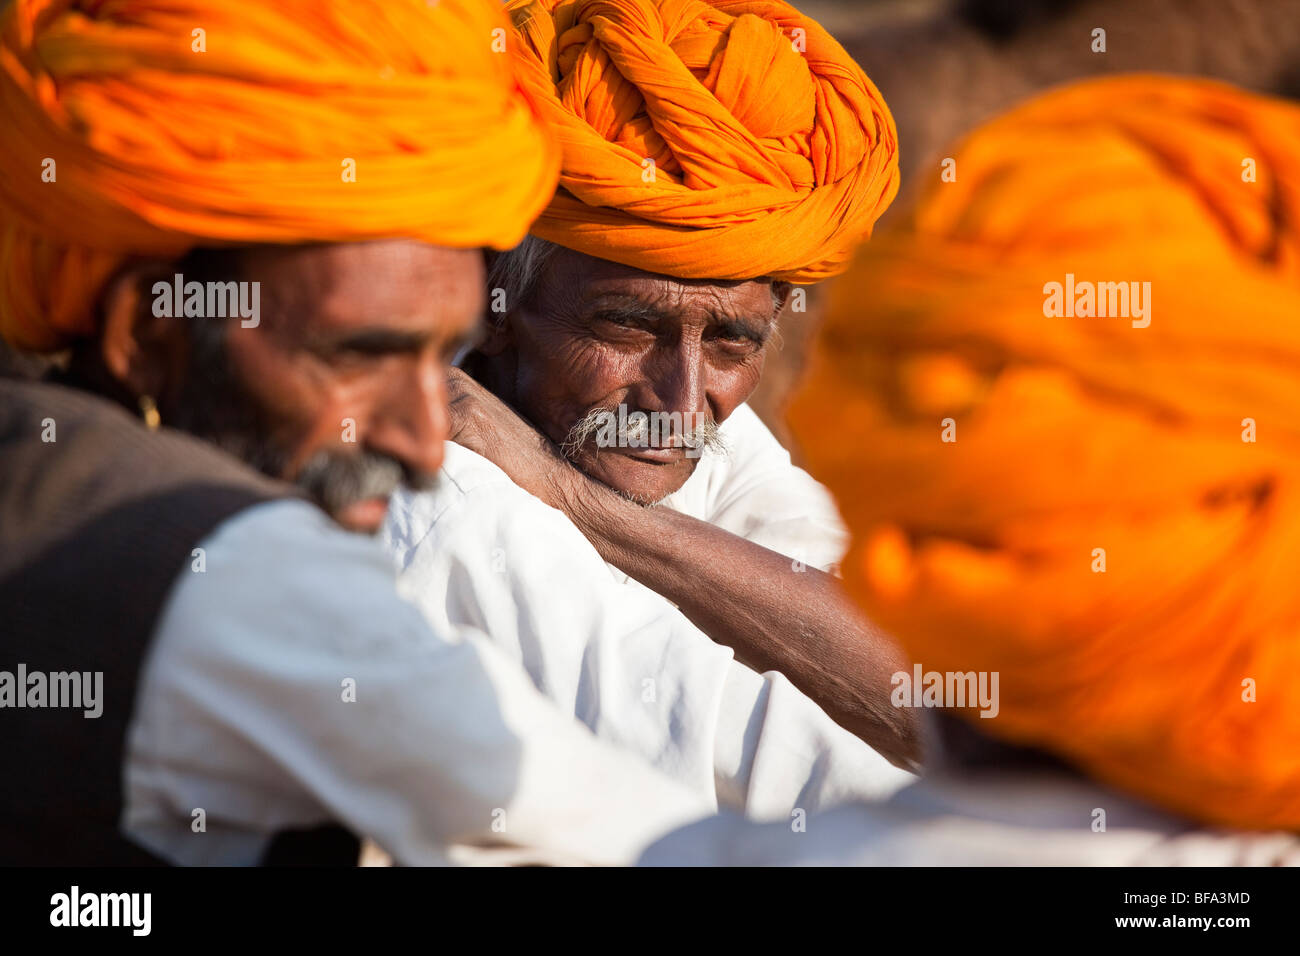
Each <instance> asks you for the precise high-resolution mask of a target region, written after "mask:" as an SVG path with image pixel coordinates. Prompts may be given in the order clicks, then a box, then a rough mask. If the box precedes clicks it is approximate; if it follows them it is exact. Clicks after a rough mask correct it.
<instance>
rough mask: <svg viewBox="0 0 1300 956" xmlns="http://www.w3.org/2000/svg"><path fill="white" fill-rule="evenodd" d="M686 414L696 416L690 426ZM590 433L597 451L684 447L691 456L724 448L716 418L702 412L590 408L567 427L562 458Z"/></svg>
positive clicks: (571, 453) (572, 452)
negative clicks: (604, 449)
mask: <svg viewBox="0 0 1300 956" xmlns="http://www.w3.org/2000/svg"><path fill="white" fill-rule="evenodd" d="M690 418H697V419H698V423H697V424H696V425H695V426H694V427H688V426H687V421H688V420H689V419H690ZM665 425H666V426H667V427H664V426H665ZM611 433H612V434H611ZM593 437H595V438H596V446H597V451H598V452H599V449H600V448H606V447H615V448H650V447H654V448H686V449H687V450H688V454H691V453H693V454H691V457H699V455H700V454H702V453H703V452H705V451H712V452H714V453H716V454H722V455H725V454H727V451H728V449H727V442H726V439H725V438H723V436H722V430H721V429H720V428H719V426H718V424H717V422H715V421H714V420H713V419H712V418H711V417H706V416H704V415H703V413H698V414H692V413H686V414H683V413H681V412H644V411H640V410H637V411H634V412H630V413H629V412H628V411H627V408H626V406H619V407H618V408H617V409H608V408H593V409H592V410H591V411H589V412H588V413H587V414H586V415H584V416H583V417H582V418H580V419H579V420H578V421H577V422H575V423H574V425H573V427H572V428H570V429H569V433H568V435H567V436H565V439H564V441H563V442H562V443H561V445H560V451H561V453H562V454H563V455H564V456H565V457H566V458H573V457H574V456H576V455H577V454H578V452H579V451H581V450H582V448H583V446H584V445H586V444H587V442H588V441H590V440H591V439H592V438H593ZM654 439H657V441H655V440H654Z"/></svg>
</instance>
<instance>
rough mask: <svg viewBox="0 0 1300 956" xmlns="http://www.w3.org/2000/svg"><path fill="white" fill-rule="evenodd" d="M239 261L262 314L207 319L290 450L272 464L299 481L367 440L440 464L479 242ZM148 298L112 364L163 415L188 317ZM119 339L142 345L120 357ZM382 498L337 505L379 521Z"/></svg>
mask: <svg viewBox="0 0 1300 956" xmlns="http://www.w3.org/2000/svg"><path fill="white" fill-rule="evenodd" d="M240 271H241V273H242V274H241V275H240V276H239V277H238V278H240V279H241V280H244V281H260V282H261V317H260V323H259V324H258V325H257V326H256V327H255V328H244V327H241V325H240V323H239V320H238V319H214V320H212V321H227V322H230V323H231V325H230V326H229V327H228V329H227V335H226V339H225V354H226V356H227V359H228V362H229V365H230V371H231V373H232V374H233V376H234V378H235V379H236V380H237V381H238V382H239V384H240V385H241V386H242V387H243V389H244V390H245V391H246V392H247V395H248V397H249V398H251V400H252V402H253V404H254V406H255V407H256V409H257V412H258V413H259V416H260V417H261V418H262V419H263V420H264V421H265V422H266V423H267V427H268V434H269V435H270V436H271V437H272V438H273V439H274V441H275V442H276V444H277V445H278V446H279V447H280V448H282V449H284V451H285V452H286V454H287V465H286V467H285V471H284V473H283V474H281V475H279V476H278V477H282V478H284V479H286V480H289V481H293V480H294V479H295V478H296V477H297V474H298V472H299V470H300V469H301V468H302V466H303V465H304V464H305V463H306V462H307V461H309V460H310V459H311V458H312V456H313V455H315V454H316V453H318V452H319V451H321V450H323V449H330V450H333V451H335V452H341V453H344V454H356V453H357V452H358V451H360V450H369V451H373V452H376V453H378V454H381V455H385V456H388V457H390V458H393V459H395V460H397V461H399V462H401V463H402V464H403V465H404V466H405V467H406V468H407V469H408V470H409V471H410V472H411V473H413V474H420V475H432V474H434V473H435V472H437V470H438V469H439V468H440V467H441V465H442V457H443V442H444V441H445V440H446V438H447V436H448V416H447V408H446V378H445V376H446V370H447V366H448V363H449V361H450V359H451V358H452V356H453V355H454V354H455V353H456V351H457V350H458V349H459V348H460V347H461V346H462V345H463V344H464V343H465V341H466V340H467V337H468V336H470V335H471V334H472V333H474V332H475V331H476V329H477V326H478V320H479V315H480V313H481V310H482V306H483V289H482V287H483V266H482V256H481V254H480V253H479V252H478V251H477V250H454V249H446V248H441V247H435V246H430V245H426V244H423V243H419V242H414V241H406V240H391V241H380V242H368V243H345V244H336V245H316V246H299V247H287V248H284V249H268V248H266V247H257V248H256V249H254V250H253V251H252V252H250V254H249V255H248V256H247V261H246V262H244V263H243V264H242V265H241V269H240ZM430 290H437V292H436V294H430ZM141 311H142V310H140V309H138V308H137V309H136V310H135V314H136V315H137V316H140V313H141ZM143 311H144V312H145V313H146V314H145V315H144V316H143V317H140V318H138V319H137V320H136V321H135V323H134V325H133V326H132V328H131V333H130V334H131V337H132V339H133V341H129V342H126V343H125V344H123V343H121V342H110V341H107V340H106V342H105V346H104V347H105V353H106V363H107V364H108V365H109V368H110V369H112V368H113V366H114V362H116V363H117V364H118V365H119V367H120V368H121V370H122V373H121V374H120V375H119V378H121V379H123V380H124V381H125V382H126V383H127V385H128V386H129V387H131V390H132V391H133V392H135V393H136V394H151V395H157V396H159V406H160V409H161V411H162V417H163V421H164V422H166V421H167V420H168V418H169V413H171V412H172V411H174V409H173V408H171V407H169V403H170V402H174V401H175V399H176V396H177V395H178V394H179V393H180V391H181V388H180V384H181V382H180V378H181V376H184V375H185V374H186V363H185V347H184V345H183V343H181V342H178V340H177V337H178V336H179V337H183V336H184V335H185V333H184V328H183V324H182V323H179V322H177V321H175V320H171V319H152V318H150V317H149V316H148V315H147V311H148V310H143ZM119 324H120V323H119ZM111 327H112V326H111V324H110V329H111ZM118 337H119V338H120V337H121V333H119V335H118ZM124 349H126V350H128V351H129V350H134V351H133V354H132V355H131V356H129V357H128V358H127V360H126V361H123V358H122V356H121V354H120V353H121V352H122V350H124ZM114 352H116V353H118V354H117V356H116V358H115V357H114V354H113V353H114ZM345 439H350V440H345ZM387 507H388V502H387V499H379V498H372V499H367V500H362V501H357V502H354V503H351V504H349V505H348V506H347V507H345V508H343V509H342V510H341V511H340V512H339V513H337V514H335V515H334V516H333V517H334V518H335V519H336V520H337V521H338V522H339V523H340V524H342V525H343V526H344V527H347V528H350V529H352V530H355V531H361V532H374V531H377V530H378V529H379V527H380V526H381V525H382V523H383V519H384V515H385V513H386V511H387Z"/></svg>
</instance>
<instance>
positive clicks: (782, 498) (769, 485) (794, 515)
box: [704, 405, 849, 571]
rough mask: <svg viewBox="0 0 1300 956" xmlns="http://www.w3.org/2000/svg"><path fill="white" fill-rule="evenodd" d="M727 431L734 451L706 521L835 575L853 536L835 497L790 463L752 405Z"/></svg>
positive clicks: (742, 409)
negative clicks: (836, 505)
mask: <svg viewBox="0 0 1300 956" xmlns="http://www.w3.org/2000/svg"><path fill="white" fill-rule="evenodd" d="M723 429H724V434H725V435H726V436H727V440H728V442H729V445H730V449H731V450H730V454H729V455H728V460H727V461H726V462H724V463H723V464H722V466H721V467H720V468H719V477H718V478H716V479H715V480H714V488H713V489H712V494H711V495H710V500H709V501H708V503H707V505H706V508H707V512H706V513H707V517H706V518H705V519H704V520H707V521H708V522H709V523H710V524H714V525H717V526H718V527H720V528H722V529H724V530H726V531H730V532H731V533H732V534H735V535H738V536H740V537H742V538H744V539H746V540H747V541H752V542H754V543H755V544H760V545H762V546H763V547H765V548H768V549H770V550H772V551H775V552H777V553H778V554H784V555H786V556H787V557H789V558H791V559H792V560H797V561H801V562H803V563H804V564H805V565H807V566H808V567H813V568H818V569H819V570H822V571H831V570H835V569H836V567H837V566H838V564H839V562H840V561H841V560H842V559H843V557H844V552H845V551H846V550H847V549H848V537H849V536H848V531H847V529H846V528H845V527H844V522H843V521H842V519H841V518H840V514H839V510H838V509H837V508H836V507H835V501H834V499H833V498H832V497H831V494H830V492H829V491H827V490H826V488H825V487H824V486H823V485H822V484H821V483H820V482H819V481H817V480H816V479H815V478H813V477H812V476H811V475H809V474H808V472H806V471H804V470H803V469H802V468H800V467H799V466H798V465H796V464H794V463H793V462H792V461H791V460H790V453H789V452H788V451H787V450H786V449H785V448H784V447H783V446H782V445H781V443H780V442H779V441H777V439H776V436H775V435H773V434H772V432H771V431H770V430H769V429H768V427H767V426H766V425H764V424H763V422H762V421H761V420H760V419H759V417H758V415H756V414H755V413H754V411H753V410H752V409H751V408H750V407H749V406H748V405H741V406H740V407H739V408H737V409H736V411H735V412H734V413H733V414H732V416H731V418H729V419H728V420H727V422H726V423H725V424H724V426H723Z"/></svg>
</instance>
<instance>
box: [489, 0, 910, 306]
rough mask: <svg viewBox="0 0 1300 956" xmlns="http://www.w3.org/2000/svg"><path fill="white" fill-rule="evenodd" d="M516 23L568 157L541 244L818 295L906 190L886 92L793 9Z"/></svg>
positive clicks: (736, 4) (556, 5)
mask: <svg viewBox="0 0 1300 956" xmlns="http://www.w3.org/2000/svg"><path fill="white" fill-rule="evenodd" d="M507 9H508V10H509V11H510V13H511V15H512V16H513V18H514V22H515V27H516V28H517V29H518V31H519V33H520V35H521V36H522V37H523V39H524V44H523V49H522V51H521V55H522V56H523V57H524V58H525V59H527V60H528V63H529V66H530V67H531V70H530V72H529V74H528V75H529V77H530V79H532V80H534V81H535V82H536V83H537V85H538V87H539V91H540V94H541V95H540V97H539V99H540V101H541V102H542V104H543V106H544V108H545V113H546V115H547V117H548V119H549V120H550V121H551V123H552V125H553V126H554V127H555V129H556V131H557V135H558V136H559V139H560V145H561V148H562V150H563V154H564V159H563V164H562V168H561V173H560V185H561V187H562V189H561V190H560V191H559V192H558V193H557V195H556V196H555V200H554V201H553V202H552V203H551V204H550V206H549V207H548V208H547V209H546V211H545V212H544V213H543V214H542V216H541V218H540V219H539V220H538V221H537V223H536V224H535V225H534V227H533V230H532V232H533V234H534V235H536V236H539V237H541V238H542V239H546V240H549V241H551V242H554V243H558V244H559V245H562V246H567V247H568V248H570V249H576V250H578V251H579V252H583V253H587V254H588V255H592V256H597V257H600V258H602V259H610V260H613V261H614V262H621V263H623V264H625V265H630V266H635V267H636V268H639V269H644V270H646V271H648V272H658V273H663V274H668V275H674V276H679V277H681V278H690V279H715V280H730V279H754V278H760V277H770V278H774V279H783V280H786V281H790V282H799V283H807V282H814V281H816V280H818V279H822V278H825V277H826V276H828V275H833V274H835V273H837V272H839V271H841V270H842V268H843V266H844V265H845V263H846V262H847V260H848V257H849V255H850V254H851V252H852V249H853V247H854V245H855V244H856V243H857V242H859V241H861V240H862V239H865V238H866V237H867V236H868V235H870V233H871V227H872V225H873V224H874V223H875V221H876V219H877V218H878V217H879V216H880V214H881V213H882V212H884V210H885V208H886V207H887V206H888V205H889V203H890V201H891V200H892V199H893V198H894V194H895V193H896V192H897V191H898V157H897V143H896V139H897V134H896V132H895V130H894V121H893V118H892V117H891V116H890V115H889V110H888V109H887V108H886V107H885V102H884V100H883V99H882V98H881V96H880V93H879V91H878V90H877V89H876V88H875V86H874V85H872V83H871V81H870V80H869V79H867V77H866V74H864V73H863V72H862V70H861V69H859V67H858V65H857V64H856V63H854V62H853V60H852V59H851V58H850V57H849V55H848V54H847V53H845V52H844V48H843V47H841V46H840V45H839V44H838V43H836V42H835V40H834V39H832V38H831V36H830V34H828V33H827V32H826V31H825V30H823V29H822V28H821V27H820V26H818V25H817V23H816V22H814V21H813V20H810V19H809V18H808V17H805V16H803V15H801V14H800V13H799V12H798V11H797V10H795V9H794V8H793V7H791V6H789V5H788V4H786V3H782V2H780V0H709V2H704V0H513V2H511V3H509V4H508V5H507ZM652 163H653V165H651V164H652Z"/></svg>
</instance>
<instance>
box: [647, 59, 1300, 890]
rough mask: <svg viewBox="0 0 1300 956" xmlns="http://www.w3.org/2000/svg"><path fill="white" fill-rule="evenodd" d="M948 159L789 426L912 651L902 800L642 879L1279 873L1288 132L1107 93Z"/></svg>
mask: <svg viewBox="0 0 1300 956" xmlns="http://www.w3.org/2000/svg"><path fill="white" fill-rule="evenodd" d="M951 155H952V156H953V157H954V158H955V160H956V163H957V169H958V170H959V174H958V180H957V182H955V183H944V182H941V181H940V179H939V177H938V175H937V173H936V175H935V177H934V179H933V180H932V185H931V186H930V188H928V189H927V190H926V192H925V193H924V195H923V196H922V197H921V199H920V201H919V202H918V204H917V205H916V207H915V208H914V209H912V210H910V213H909V215H908V216H907V217H906V218H905V219H904V220H902V221H900V222H898V223H896V224H895V228H892V229H890V230H889V234H888V235H883V234H882V235H881V236H879V237H878V240H877V242H876V243H873V244H872V246H871V247H870V248H869V249H868V250H865V252H864V254H863V256H862V259H861V261H860V262H859V263H858V264H857V265H856V266H855V268H854V269H853V270H852V271H851V272H850V274H849V275H848V276H846V278H845V281H844V283H843V284H842V285H841V286H839V287H838V288H837V289H836V293H835V298H834V300H833V301H832V303H831V308H830V316H829V318H828V323H827V326H826V327H825V328H824V330H823V333H822V337H821V344H820V347H819V349H818V351H817V353H816V354H815V356H814V363H813V367H812V369H811V372H812V374H811V375H810V376H809V377H808V380H807V384H806V386H805V388H804V391H803V392H802V393H801V395H800V396H799V398H798V399H797V400H796V402H795V404H794V409H793V412H794V416H793V417H794V424H795V426H796V433H797V434H798V436H799V440H800V441H801V442H802V443H803V444H804V446H805V447H806V448H807V450H808V454H809V461H810V465H811V467H812V468H813V469H814V471H815V473H816V474H818V475H821V476H824V477H825V479H826V480H827V482H828V484H829V485H830V487H831V488H832V489H833V490H834V491H835V492H836V494H837V496H838V500H839V501H840V502H841V503H842V504H843V508H844V514H845V517H846V519H847V521H848V523H849V526H850V527H851V528H852V530H853V533H854V546H853V551H852V553H851V557H850V560H849V562H848V564H847V565H846V566H847V567H849V568H851V569H852V570H851V571H850V572H849V573H848V574H847V575H846V579H847V581H848V583H849V585H850V587H851V588H852V590H853V591H854V592H855V594H856V595H857V596H859V597H860V598H861V599H862V601H863V602H864V604H865V606H866V607H867V609H868V610H869V611H870V612H871V613H872V615H873V617H875V618H877V619H879V620H881V621H882V622H884V623H885V624H886V626H888V627H889V628H890V629H891V631H892V632H894V633H896V634H897V635H898V636H899V639H900V640H901V641H902V642H903V644H904V646H905V647H906V648H907V650H908V652H909V653H910V654H911V656H912V657H913V659H914V661H915V665H914V669H909V671H907V672H905V673H903V674H900V675H899V681H898V690H899V691H900V693H899V696H898V703H899V705H900V706H909V707H910V706H915V705H916V704H918V703H922V704H924V705H926V706H930V707H937V708H942V709H939V710H931V711H930V713H931V714H942V715H943V716H942V717H941V718H940V719H939V720H936V721H935V722H934V724H933V730H934V734H933V737H932V739H931V740H930V741H929V743H930V744H932V745H933V747H932V752H927V759H926V777H925V778H924V779H923V780H921V781H919V782H917V783H915V784H914V785H912V786H910V787H908V788H906V789H904V790H903V791H901V792H900V793H899V794H897V795H896V796H895V797H894V798H892V799H891V800H890V801H889V802H888V803H886V804H884V805H881V806H874V807H856V808H843V809H840V810H837V811H834V812H833V813H832V814H828V815H826V816H825V817H822V818H811V819H809V821H808V827H807V831H806V832H805V833H800V834H792V833H791V832H790V829H789V827H784V828H782V827H777V826H771V827H764V828H760V829H751V828H746V827H744V826H742V825H740V824H738V823H735V822H730V823H718V824H717V825H713V824H705V825H703V826H696V827H690V828H687V829H686V830H685V831H683V832H682V833H680V834H676V835H674V836H673V837H671V838H669V839H668V840H667V841H665V842H664V843H662V844H661V845H659V846H658V847H656V848H655V849H654V850H653V851H652V853H651V854H650V855H649V857H648V860H649V861H651V862H672V863H677V864H680V863H681V862H682V861H683V860H686V859H690V860H694V861H696V862H708V863H715V864H716V863H731V864H748V865H757V864H772V863H789V862H795V861H798V862H803V863H818V862H820V863H839V864H843V863H864V864H889V863H902V864H913V865H915V864H957V865H980V864H993V865H1007V864H1027V865H1045V864H1046V865H1059V864H1069V865H1112V866H1113V865H1130V864H1131V865H1147V866H1150V865H1174V864H1181V865H1202V866H1205V865H1242V864H1254V865H1281V864H1290V865H1300V754H1298V753H1297V747H1296V743H1297V741H1298V740H1300V642H1297V640H1296V635H1297V628H1298V627H1300V591H1297V589H1296V587H1295V565H1296V560H1297V557H1300V494H1298V491H1297V489H1298V488H1300V427H1297V423H1300V386H1298V385H1297V382H1296V376H1295V370H1296V368H1297V367H1300V329H1297V324H1296V323H1297V316H1300V190H1298V189H1297V187H1296V181H1295V178H1294V177H1295V170H1296V163H1297V161H1298V160H1300V108H1298V107H1297V106H1296V105H1295V104H1294V103H1288V102H1284V101H1281V100H1275V99H1271V98H1267V97H1262V96H1256V95H1252V94H1248V93H1244V92H1242V91H1240V90H1237V89H1234V88H1232V87H1228V86H1224V85H1222V84H1219V83H1214V82H1209V81H1204V80H1191V79H1185V78H1173V77H1161V76H1155V75H1145V76H1143V75H1139V76H1119V77H1114V78H1110V79H1106V80H1094V81H1088V82H1083V83H1078V84H1074V85H1072V86H1068V87H1064V88H1061V89H1058V90H1054V91H1052V92H1050V93H1047V94H1044V95H1042V96H1039V97H1036V98H1034V99H1033V100H1031V101H1029V102H1028V103H1026V104H1024V105H1022V106H1020V107H1018V108H1017V109H1015V110H1012V111H1011V112H1010V113H1008V114H1007V115H1005V116H1002V117H999V118H998V119H996V120H994V121H992V122H990V123H987V124H985V125H984V126H983V127H981V128H980V129H978V130H977V131H975V132H974V133H973V134H972V135H971V136H970V137H969V138H968V139H967V140H966V141H965V142H964V143H963V144H962V145H961V147H960V148H958V149H957V150H956V151H954V152H953V153H952V154H951ZM1045 209H1046V210H1051V212H1052V214H1051V215H1050V216H1044V215H1042V210H1045ZM1067 276H1070V277H1071V283H1072V284H1073V286H1074V288H1075V294H1074V295H1073V296H1072V297H1071V308H1070V310H1069V312H1068V313H1064V312H1059V311H1058V312H1056V314H1052V313H1053V311H1054V309H1053V307H1052V306H1051V305H1050V301H1051V298H1052V297H1053V295H1054V294H1055V295H1058V296H1059V295H1060V290H1058V289H1053V285H1054V284H1061V283H1063V282H1065V281H1066V277H1067ZM1094 283H1111V284H1114V285H1117V286H1119V285H1122V286H1123V287H1124V288H1125V294H1124V295H1123V296H1120V295H1119V294H1118V293H1116V294H1115V298H1116V302H1117V304H1123V303H1126V305H1125V306H1124V307H1123V308H1115V307H1114V306H1112V304H1111V303H1110V301H1109V300H1110V295H1111V293H1110V291H1109V290H1107V292H1106V294H1105V295H1103V296H1098V295H1097V294H1096V289H1094V288H1092V284H1094ZM1144 283H1146V284H1148V289H1147V290H1144V289H1143V284H1144ZM868 291H869V292H870V296H871V297H870V300H868V298H867V293H868ZM1139 298H1141V299H1142V300H1143V302H1142V304H1141V305H1140V306H1139V305H1138V303H1137V300H1138V299H1139ZM1103 302H1105V306H1104V307H1103ZM972 303H974V304H975V307H972ZM1225 316H1231V321H1225V319H1224V317H1225ZM947 429H954V430H955V431H952V432H950V435H953V436H955V439H956V440H955V441H944V440H943V437H942V436H943V432H944V431H945V430H947ZM864 486H866V487H870V488H873V489H876V492H877V493H876V494H875V495H872V496H870V497H864V496H861V495H859V494H858V493H857V492H858V490H859V489H860V488H862V487H864ZM918 674H919V675H922V683H923V684H924V685H925V690H924V691H922V688H920V687H918V686H917V685H916V684H915V683H913V678H914V676H916V675H918ZM963 674H979V675H985V676H993V675H997V676H999V677H1000V680H999V681H998V684H997V687H998V690H999V693H998V695H997V696H998V706H997V708H996V713H994V712H993V711H992V710H990V711H989V712H988V713H987V714H982V713H980V712H979V711H978V710H976V709H974V708H972V707H970V706H969V701H966V702H965V703H966V706H963V702H962V701H961V700H959V699H953V698H952V697H950V696H948V694H949V691H948V690H947V688H948V687H955V686H958V685H956V684H955V682H952V681H951V680H950V679H949V676H948V675H963ZM929 675H936V677H937V678H938V679H937V680H936V679H935V678H932V677H930V676H929ZM940 683H942V685H943V687H944V690H943V692H942V693H934V694H933V695H931V692H930V689H931V688H933V689H934V690H935V691H938V690H939V684H940ZM931 758H933V759H931Z"/></svg>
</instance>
